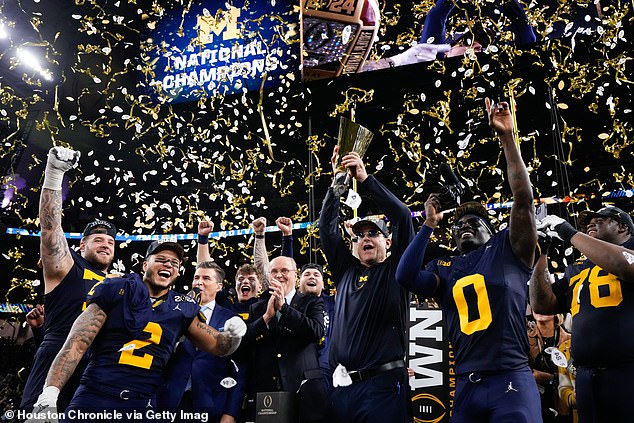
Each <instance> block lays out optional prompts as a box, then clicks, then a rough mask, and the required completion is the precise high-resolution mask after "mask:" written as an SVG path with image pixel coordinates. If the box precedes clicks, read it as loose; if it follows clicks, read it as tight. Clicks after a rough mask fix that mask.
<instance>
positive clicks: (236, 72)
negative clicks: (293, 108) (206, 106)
mask: <svg viewBox="0 0 634 423" xmlns="http://www.w3.org/2000/svg"><path fill="white" fill-rule="evenodd" d="M299 27H300V25H299V8H298V7H293V5H292V1H291V0H266V1H248V0H241V1H231V2H225V1H216V0H211V1H202V0H197V1H196V0H194V1H193V2H192V3H191V5H189V6H186V7H178V8H175V9H172V10H170V11H167V12H165V14H164V15H163V17H162V18H161V19H160V20H158V21H157V22H148V24H147V28H148V29H147V32H146V33H145V34H143V35H142V37H141V40H142V41H141V66H140V73H141V75H140V78H139V79H140V83H141V84H140V85H141V87H142V89H143V90H144V91H145V94H148V95H150V96H151V97H152V98H153V99H154V100H156V101H161V102H164V101H166V102H172V103H177V102H184V101H192V100H198V99H200V98H205V97H209V96H217V95H227V94H236V93H242V92H244V91H250V90H258V89H260V87H261V86H262V80H263V79H265V81H264V88H274V87H277V86H279V85H280V84H282V83H284V82H288V81H294V80H299V64H300V57H299V51H300V48H299V43H300V29H299Z"/></svg>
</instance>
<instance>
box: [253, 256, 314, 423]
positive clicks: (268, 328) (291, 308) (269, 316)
mask: <svg viewBox="0 0 634 423" xmlns="http://www.w3.org/2000/svg"><path fill="white" fill-rule="evenodd" d="M270 272H271V273H270V274H271V279H270V285H269V291H268V292H267V293H265V294H264V295H263V296H262V297H263V298H262V299H261V300H260V301H258V302H257V303H255V304H253V305H252V306H251V309H250V311H249V320H248V321H247V334H246V335H245V342H244V344H243V348H241V351H248V352H249V353H250V354H251V356H250V362H249V369H250V372H249V381H248V384H247V397H248V398H249V400H250V401H252V400H254V399H255V397H256V394H257V393H258V392H271V391H285V392H289V393H291V396H294V395H293V394H294V393H296V394H297V395H296V397H295V398H294V400H295V401H296V404H298V405H299V404H301V407H297V408H298V409H299V421H300V422H302V423H303V422H319V421H322V420H323V418H324V413H325V408H324V407H325V404H326V391H325V386H324V384H323V382H322V380H321V372H320V370H319V362H318V360H317V344H318V342H319V340H320V339H321V337H322V336H323V334H324V305H323V300H322V299H321V298H320V297H317V296H315V295H312V294H302V293H300V292H298V291H296V289H295V284H296V281H297V264H296V263H295V260H293V259H292V258H290V257H285V256H280V257H276V258H274V259H273V260H271V263H270ZM252 404H254V403H252V402H250V404H249V406H250V407H249V408H250V410H249V411H250V414H251V416H250V417H254V414H255V412H254V410H253V409H252Z"/></svg>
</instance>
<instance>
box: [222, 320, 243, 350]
mask: <svg viewBox="0 0 634 423" xmlns="http://www.w3.org/2000/svg"><path fill="white" fill-rule="evenodd" d="M245 333H247V324H246V323H244V320H242V318H240V317H238V316H234V317H232V318H231V319H229V320H227V321H226V322H225V327H224V329H223V334H225V335H227V336H229V338H230V339H231V348H229V351H228V352H227V354H225V355H231V354H233V353H234V352H235V351H236V350H237V349H238V347H239V346H240V342H241V341H242V337H243V336H244V334H245Z"/></svg>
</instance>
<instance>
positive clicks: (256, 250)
mask: <svg viewBox="0 0 634 423" xmlns="http://www.w3.org/2000/svg"><path fill="white" fill-rule="evenodd" d="M251 226H252V227H253V232H254V233H255V241H254V242H253V265H254V266H255V268H256V269H257V270H258V272H259V273H260V275H262V280H261V283H262V289H264V290H267V289H268V288H269V279H270V278H271V274H270V273H271V272H270V266H269V255H268V253H267V252H266V241H265V235H264V234H265V232H266V218H265V217H258V218H257V219H255V220H254V221H253V222H252V223H251Z"/></svg>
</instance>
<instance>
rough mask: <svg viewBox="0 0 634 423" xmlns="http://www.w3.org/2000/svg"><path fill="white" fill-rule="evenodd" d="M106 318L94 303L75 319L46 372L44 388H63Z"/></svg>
mask: <svg viewBox="0 0 634 423" xmlns="http://www.w3.org/2000/svg"><path fill="white" fill-rule="evenodd" d="M107 318H108V316H107V315H106V313H105V312H104V311H103V310H102V309H101V308H100V307H99V306H98V305H97V304H94V303H93V304H90V305H89V306H88V307H87V308H86V310H84V312H83V313H81V314H80V315H79V317H77V320H75V323H73V327H72V328H71V329H70V333H69V334H68V337H67V338H66V342H65V343H64V346H63V347H62V349H61V350H60V352H59V353H57V357H55V360H54V361H53V364H52V365H51V368H50V369H49V371H48V376H47V377H46V383H45V386H55V387H57V388H60V389H61V388H63V387H64V385H65V384H66V382H68V379H69V378H70V377H71V375H72V374H73V372H74V371H75V368H76V367H77V364H79V361H80V360H81V358H82V357H83V356H84V354H85V353H86V350H87V349H88V347H90V345H91V344H92V342H93V341H94V340H95V337H96V336H97V334H98V333H99V331H100V330H101V328H102V327H103V325H104V323H105V322H106V319H107Z"/></svg>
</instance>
